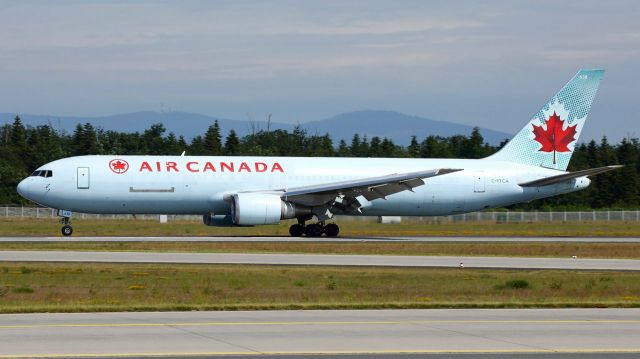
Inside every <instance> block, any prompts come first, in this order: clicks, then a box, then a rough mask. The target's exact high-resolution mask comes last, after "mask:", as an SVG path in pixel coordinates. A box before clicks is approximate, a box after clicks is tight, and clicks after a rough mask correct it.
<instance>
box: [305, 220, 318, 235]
mask: <svg viewBox="0 0 640 359" xmlns="http://www.w3.org/2000/svg"><path fill="white" fill-rule="evenodd" d="M304 233H305V234H306V235H307V237H320V236H322V226H321V225H319V224H317V223H316V224H310V225H308V226H306V227H304Z"/></svg>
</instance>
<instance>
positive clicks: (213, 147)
mask: <svg viewBox="0 0 640 359" xmlns="http://www.w3.org/2000/svg"><path fill="white" fill-rule="evenodd" d="M204 150H205V154H206V155H209V156H216V155H220V154H222V137H221V135H220V126H219V125H218V120H216V121H215V122H214V123H213V125H212V126H209V128H208V129H207V132H206V133H205V135H204Z"/></svg>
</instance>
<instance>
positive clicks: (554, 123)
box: [489, 69, 604, 171]
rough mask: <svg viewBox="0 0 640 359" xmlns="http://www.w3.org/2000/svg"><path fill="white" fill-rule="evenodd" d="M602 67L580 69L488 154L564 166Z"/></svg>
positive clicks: (555, 166)
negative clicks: (519, 128)
mask: <svg viewBox="0 0 640 359" xmlns="http://www.w3.org/2000/svg"><path fill="white" fill-rule="evenodd" d="M603 74H604V70H601V69H597V70H580V71H578V73H577V74H576V75H575V76H574V77H573V78H572V79H571V80H570V81H569V82H568V83H567V84H566V85H564V87H563V88H562V90H560V92H558V93H557V94H556V95H555V96H553V97H552V98H551V100H549V102H547V104H546V105H544V107H542V109H541V110H540V111H539V112H538V113H537V114H535V116H533V118H532V119H531V121H529V122H528V123H527V124H526V125H525V126H524V127H523V128H522V129H521V130H520V132H518V133H517V134H516V135H515V136H514V137H513V138H512V139H511V141H509V142H508V143H507V144H506V145H505V146H504V147H503V148H502V149H500V151H498V152H497V153H496V154H494V155H492V156H490V157H489V158H490V159H492V160H497V161H509V162H516V163H522V164H527V165H532V166H540V167H548V168H555V169H559V170H563V171H564V170H566V169H567V166H568V165H569V160H570V159H571V155H572V154H573V150H574V147H575V144H576V142H577V141H578V137H580V133H581V132H582V127H583V126H584V122H585V120H586V119H587V115H588V114H589V110H590V109H591V103H592V102H593V98H594V97H595V95H596V91H597V90H598V85H600V80H601V79H602V75H603Z"/></svg>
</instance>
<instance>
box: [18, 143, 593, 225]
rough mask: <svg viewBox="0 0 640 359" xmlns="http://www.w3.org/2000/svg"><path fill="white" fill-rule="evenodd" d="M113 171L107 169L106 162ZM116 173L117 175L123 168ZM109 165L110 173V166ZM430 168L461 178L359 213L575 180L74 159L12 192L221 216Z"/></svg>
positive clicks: (460, 202) (299, 163)
mask: <svg viewBox="0 0 640 359" xmlns="http://www.w3.org/2000/svg"><path fill="white" fill-rule="evenodd" d="M114 160H120V161H121V163H126V166H124V165H120V167H119V169H117V170H115V171H114V170H113V169H112V168H113V167H114V166H113V164H114V163H113V161H114ZM125 167H126V169H125ZM116 168H118V167H117V166H116ZM434 168H456V169H462V171H459V172H455V173H449V174H446V175H441V176H436V177H432V178H427V179H425V180H424V182H425V184H424V185H422V186H419V187H417V188H415V189H414V192H410V191H404V192H400V193H396V194H393V195H390V196H388V197H387V198H386V199H378V200H374V201H372V202H371V203H370V204H369V205H368V206H366V207H363V208H362V215H371V216H384V215H402V216H434V215H448V214H455V213H464V212H473V211H478V210H482V209H485V208H491V207H499V206H505V205H509V204H514V203H519V202H527V201H531V200H533V199H537V198H543V197H549V196H553V195H556V194H561V193H567V192H572V191H575V190H579V189H582V188H586V187H587V186H588V185H589V179H587V178H586V177H581V178H577V179H572V180H569V181H566V182H562V183H558V184H554V185H549V186H544V187H521V186H519V185H518V184H519V183H523V182H527V181H531V180H535V179H539V178H542V177H548V176H553V175H557V174H559V173H564V172H562V171H558V170H553V169H547V168H542V167H534V166H528V165H522V164H517V163H511V162H501V161H492V160H490V159H481V160H466V159H409V158H305V157H246V156H238V157H204V156H80V157H71V158H65V159H61V160H57V161H53V162H51V163H48V164H46V165H44V166H42V167H40V168H39V169H38V170H46V171H51V172H50V175H49V176H31V177H28V178H26V179H25V180H23V181H22V182H21V183H20V184H19V186H18V191H19V192H20V194H21V195H22V196H24V197H26V198H29V199H30V200H32V201H34V202H37V203H40V204H42V205H45V206H49V207H52V208H57V209H64V210H70V211H75V212H86V213H130V214H205V213H214V214H228V213H229V211H230V206H229V203H228V202H226V201H225V195H228V194H231V193H237V192H242V191H251V190H255V191H265V190H281V189H287V188H295V187H300V186H307V185H314V184H326V183H331V182H339V181H345V180H354V179H359V178H367V177H375V176H383V175H389V174H394V173H407V172H413V171H421V170H425V169H434Z"/></svg>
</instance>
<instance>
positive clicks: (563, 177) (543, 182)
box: [519, 165, 624, 187]
mask: <svg viewBox="0 0 640 359" xmlns="http://www.w3.org/2000/svg"><path fill="white" fill-rule="evenodd" d="M621 167H624V166H623V165H615V166H604V167H598V168H590V169H588V170H582V171H575V172H567V173H563V174H560V175H557V176H551V177H545V178H540V179H537V180H534V181H529V182H524V183H519V185H520V186H521V187H539V186H548V185H551V184H556V183H560V182H564V181H567V180H570V179H574V178H578V177H583V176H592V175H597V174H599V173H603V172H609V171H613V170H615V169H618V168H621Z"/></svg>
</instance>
